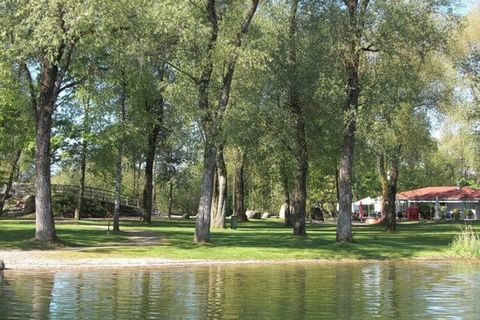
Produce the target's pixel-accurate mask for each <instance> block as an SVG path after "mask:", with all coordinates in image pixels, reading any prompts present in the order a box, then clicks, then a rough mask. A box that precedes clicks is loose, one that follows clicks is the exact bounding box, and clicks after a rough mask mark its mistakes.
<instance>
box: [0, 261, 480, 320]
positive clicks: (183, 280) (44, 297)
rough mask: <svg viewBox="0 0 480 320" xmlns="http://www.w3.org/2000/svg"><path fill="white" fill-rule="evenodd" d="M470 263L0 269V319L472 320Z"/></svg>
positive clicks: (475, 291)
mask: <svg viewBox="0 0 480 320" xmlns="http://www.w3.org/2000/svg"><path fill="white" fill-rule="evenodd" d="M479 294H480V265H479V264H472V265H469V264H448V263H425V264H420V263H372V264H359V263H351V264H326V265H274V266H238V267H235V266H228V267H225V266H211V267H195V268H185V267H182V268H180V267H177V268H173V267H171V268H163V269H152V270H113V271H109V270H86V271H78V272H77V271H75V272H69V271H58V272H52V273H50V272H33V273H29V272H15V271H11V270H10V271H5V272H4V273H3V275H2V274H1V273H0V298H1V299H0V315H1V318H2V319H27V318H28V319H102V320H106V319H160V318H161V319H319V318H338V319H370V318H395V319H412V318H422V319H436V318H450V317H452V318H465V319H475V318H477V317H478V314H480V306H479V304H478V303H476V300H477V299H476V298H478V296H479Z"/></svg>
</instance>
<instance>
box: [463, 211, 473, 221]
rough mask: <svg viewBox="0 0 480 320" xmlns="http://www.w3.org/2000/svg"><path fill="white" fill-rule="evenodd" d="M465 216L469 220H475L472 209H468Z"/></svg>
mask: <svg viewBox="0 0 480 320" xmlns="http://www.w3.org/2000/svg"><path fill="white" fill-rule="evenodd" d="M464 214H465V218H467V219H472V218H473V211H472V209H467V210H465V213H464Z"/></svg>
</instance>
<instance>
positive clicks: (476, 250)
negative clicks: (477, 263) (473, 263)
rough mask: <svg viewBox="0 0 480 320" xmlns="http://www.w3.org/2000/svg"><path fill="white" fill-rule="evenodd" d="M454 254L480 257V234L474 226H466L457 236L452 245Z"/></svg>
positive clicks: (465, 256)
mask: <svg viewBox="0 0 480 320" xmlns="http://www.w3.org/2000/svg"><path fill="white" fill-rule="evenodd" d="M451 250H452V253H453V255H455V256H457V257H464V258H479V257H480V236H479V234H478V233H476V232H475V231H474V230H473V228H472V226H469V225H467V226H465V228H462V229H461V230H460V233H459V234H458V235H457V236H456V237H455V239H454V240H453V243H452V247H451Z"/></svg>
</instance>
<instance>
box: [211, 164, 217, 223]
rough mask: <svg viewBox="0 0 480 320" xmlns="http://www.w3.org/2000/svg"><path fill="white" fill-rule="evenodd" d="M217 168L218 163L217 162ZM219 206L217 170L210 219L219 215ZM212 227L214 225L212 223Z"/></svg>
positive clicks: (214, 175) (214, 176)
mask: <svg viewBox="0 0 480 320" xmlns="http://www.w3.org/2000/svg"><path fill="white" fill-rule="evenodd" d="M215 168H216V164H215ZM217 207H218V175H217V171H216V170H215V173H214V174H213V186H212V207H211V208H210V221H213V220H214V219H215V217H216V216H217ZM210 228H212V226H211V225H210Z"/></svg>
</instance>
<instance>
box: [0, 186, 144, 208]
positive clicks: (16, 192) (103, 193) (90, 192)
mask: <svg viewBox="0 0 480 320" xmlns="http://www.w3.org/2000/svg"><path fill="white" fill-rule="evenodd" d="M3 190H5V188H1V189H0V194H1V193H2V192H3ZM79 193H80V187H79V186H75V185H68V184H52V196H64V197H69V196H70V197H71V196H74V197H78V195H79ZM34 194H35V185H34V184H33V183H14V184H13V186H12V190H11V191H10V196H13V197H17V196H18V197H20V196H28V195H34ZM83 198H84V199H89V200H94V201H102V202H108V203H114V200H115V192H113V191H109V190H104V189H99V188H92V187H85V188H84V193H83ZM120 203H121V205H122V206H125V207H130V208H135V209H139V208H140V206H141V204H142V203H141V201H140V199H139V198H135V197H128V196H125V195H122V196H121V200H120Z"/></svg>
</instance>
